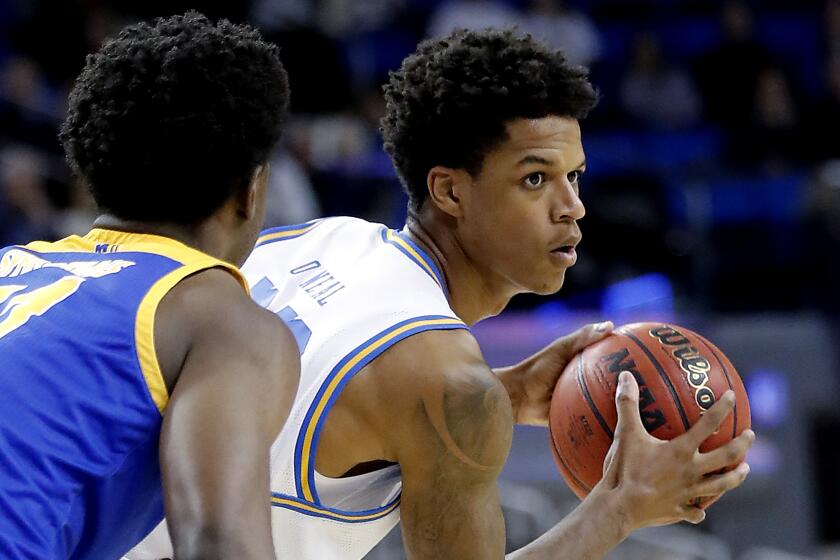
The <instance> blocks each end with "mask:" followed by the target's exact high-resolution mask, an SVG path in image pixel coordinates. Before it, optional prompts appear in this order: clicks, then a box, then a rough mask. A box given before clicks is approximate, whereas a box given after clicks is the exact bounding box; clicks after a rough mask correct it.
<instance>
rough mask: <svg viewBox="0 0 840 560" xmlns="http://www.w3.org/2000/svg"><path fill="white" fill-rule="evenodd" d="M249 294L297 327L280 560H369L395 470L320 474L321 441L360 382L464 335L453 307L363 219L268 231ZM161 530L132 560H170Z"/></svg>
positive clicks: (405, 249)
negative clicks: (383, 364) (419, 344)
mask: <svg viewBox="0 0 840 560" xmlns="http://www.w3.org/2000/svg"><path fill="white" fill-rule="evenodd" d="M242 272H243V273H244V274H245V277H246V278H247V279H248V283H249V284H250V286H251V295H252V297H253V298H254V300H255V301H256V302H257V303H259V304H260V305H262V306H263V307H265V308H267V309H269V310H271V311H273V312H275V313H276V314H277V315H278V316H279V317H280V318H281V319H283V321H284V322H285V323H286V324H287V325H288V326H289V328H290V329H291V331H292V333H293V334H294V335H295V339H296V340H297V342H298V347H299V348H300V350H301V376H300V386H299V388H298V392H297V395H296V396H295V401H294V405H293V407H292V410H291V413H290V415H289V418H288V420H287V421H286V425H285V426H284V428H283V430H282V431H281V432H280V435H279V436H278V438H277V439H276V440H275V442H274V444H273V446H272V448H271V490H272V497H271V500H272V505H273V506H274V507H272V531H273V537H274V548H275V550H276V552H277V557H278V558H283V559H288V558H294V559H295V560H306V559H313V560H330V559H334V558H335V559H357V558H362V557H363V556H364V555H365V554H367V552H368V551H370V549H372V548H373V547H374V546H375V545H376V543H378V542H379V541H380V540H382V539H383V538H384V537H385V535H387V534H388V532H389V531H390V530H391V529H392V528H393V527H394V526H395V525H396V524H397V522H398V521H399V503H400V489H401V478H400V470H399V467H398V466H392V467H388V468H385V469H382V470H378V471H374V472H371V473H367V474H364V475H360V476H354V477H349V478H342V479H334V478H328V477H325V476H322V475H320V474H319V473H318V472H316V471H315V456H316V449H317V446H318V438H319V435H320V432H321V429H322V427H323V424H324V421H325V419H326V418H327V415H328V413H329V410H330V408H331V407H332V405H333V404H334V403H335V401H336V399H337V398H338V396H339V394H340V393H341V390H342V389H343V387H344V386H345V385H346V384H347V383H348V382H349V381H350V379H352V377H353V376H354V375H355V374H356V373H358V372H359V371H360V370H361V369H362V368H364V367H365V366H366V365H367V364H368V363H370V362H371V361H372V360H374V359H376V357H377V356H379V355H380V354H381V353H382V352H384V351H385V350H386V349H387V348H389V347H391V346H393V345H394V344H396V343H397V342H399V341H400V340H402V339H404V338H406V337H409V336H411V335H413V334H417V333H419V332H423V331H427V330H433V329H463V328H467V327H466V326H465V325H464V323H463V322H461V321H460V320H459V319H458V318H457V317H456V315H455V313H454V312H453V311H452V309H451V308H450V306H449V303H448V302H447V298H446V293H445V285H444V280H443V276H442V275H441V273H440V270H438V268H437V266H436V265H435V263H434V261H432V259H430V258H429V256H428V255H426V254H425V253H424V252H423V251H422V250H421V249H420V247H418V246H417V245H416V244H414V243H413V242H412V241H410V240H409V239H408V238H407V237H406V236H404V235H403V234H402V233H400V232H397V231H394V230H389V229H388V228H386V227H385V226H383V225H380V224H373V223H370V222H366V221H364V220H359V219H355V218H328V219H324V220H318V221H315V222H310V223H308V224H303V225H300V226H285V227H279V228H272V229H269V230H266V231H264V232H263V233H262V235H261V236H260V238H259V240H258V242H257V246H256V248H255V249H254V252H253V253H252V254H251V256H250V257H249V259H248V262H246V263H245V265H244V266H243V267H242ZM168 555H171V545H170V544H169V538H168V535H167V534H166V532H165V527H163V526H162V527H159V528H158V529H156V530H155V532H154V533H152V535H150V536H149V537H148V538H147V539H146V540H144V541H143V543H141V544H140V545H138V547H137V548H136V549H134V550H133V551H132V552H131V553H130V554H129V555H128V557H129V558H131V559H132V560H146V559H150V558H155V559H157V558H165V557H171V556H168Z"/></svg>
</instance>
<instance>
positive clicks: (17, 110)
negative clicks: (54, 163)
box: [0, 57, 61, 152]
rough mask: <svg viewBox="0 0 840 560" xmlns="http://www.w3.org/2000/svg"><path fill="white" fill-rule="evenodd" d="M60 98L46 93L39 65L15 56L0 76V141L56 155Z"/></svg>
mask: <svg viewBox="0 0 840 560" xmlns="http://www.w3.org/2000/svg"><path fill="white" fill-rule="evenodd" d="M60 111H61V98H60V97H59V96H57V95H56V94H55V93H53V92H52V91H50V90H49V88H47V86H46V80H45V79H44V76H43V74H42V72H41V69H40V68H39V67H38V65H37V64H36V63H35V62H34V61H33V60H32V59H29V58H25V57H14V58H11V59H9V61H8V62H7V63H6V65H5V66H4V68H3V70H2V73H1V74H0V142H2V141H6V142H23V143H27V144H31V145H34V146H38V147H40V148H42V149H45V150H50V151H54V152H58V151H59V149H60V147H59V145H58V139H57V134H58V123H59V118H60Z"/></svg>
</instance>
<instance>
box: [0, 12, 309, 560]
mask: <svg viewBox="0 0 840 560" xmlns="http://www.w3.org/2000/svg"><path fill="white" fill-rule="evenodd" d="M287 100H288V85H287V78H286V73H285V70H284V69H283V66H282V65H281V62H280V59H279V56H278V49H277V48H276V47H275V46H273V45H270V44H267V43H266V42H264V41H263V40H262V39H261V38H260V36H259V34H258V33H257V32H256V31H255V30H253V29H251V28H248V27H244V26H237V25H233V24H231V23H229V22H227V21H224V20H223V21H221V22H219V23H218V24H217V25H214V24H212V23H211V22H210V21H208V20H207V19H206V18H204V17H203V16H200V15H199V14H197V13H194V12H192V13H188V14H186V15H184V16H175V17H170V18H166V19H160V20H157V21H156V22H155V23H154V24H152V25H147V24H138V25H133V26H130V27H128V28H126V29H124V30H123V31H122V32H121V33H120V34H119V36H118V37H117V38H116V39H113V40H110V41H108V42H106V43H105V45H104V46H103V47H102V49H101V50H100V51H99V52H97V53H96V54H94V55H91V56H89V57H88V60H87V64H86V66H85V68H84V70H83V71H82V73H81V75H80V76H79V78H78V80H77V81H76V83H75V86H74V88H73V91H72V93H71V95H70V102H69V112H68V116H67V120H66V122H65V123H64V126H63V128H62V132H61V138H62V141H63V143H64V147H65V151H66V155H67V159H68V161H69V162H70V164H71V165H72V167H73V168H74V170H75V171H76V172H78V174H79V176H80V178H81V179H82V180H84V182H85V183H86V184H87V185H88V186H89V188H90V190H91V191H92V193H93V195H94V197H95V199H96V202H97V203H98V206H99V208H100V211H101V215H100V216H99V218H98V219H97V220H96V223H95V224H94V229H92V230H91V231H90V232H89V233H88V234H87V235H85V236H83V237H78V236H72V237H68V238H66V239H63V240H61V241H58V242H54V243H47V242H40V241H36V242H32V243H29V244H28V245H23V246H13V247H6V248H4V249H2V250H0V450H2V451H0V457H2V461H0V463H2V468H0V558H8V559H12V558H14V559H39V560H45V559H68V558H72V559H83V558H84V559H96V560H108V559H114V558H119V557H121V556H122V555H123V554H124V553H125V552H126V551H128V550H129V549H130V548H131V547H132V546H134V545H135V544H136V543H137V542H138V541H139V540H140V539H141V538H142V537H143V536H144V535H145V534H146V533H148V532H149V531H150V530H151V529H152V528H153V527H154V526H155V525H156V524H157V523H159V522H160V520H161V519H162V518H163V513H164V509H165V510H166V513H167V516H168V518H169V520H170V524H171V528H172V537H173V542H174V545H175V551H176V553H177V557H178V558H179V559H189V558H202V559H211V558H267V557H271V556H272V555H273V549H272V542H271V537H270V525H269V510H270V502H269V494H268V473H269V471H268V465H269V459H268V451H269V446H270V443H271V442H272V441H273V439H274V438H275V437H276V435H277V433H278V431H279V430H280V428H281V426H282V424H283V421H284V420H285V418H286V416H287V413H288V411H289V407H290V405H291V402H292V399H293V396H294V392H295V389H296V383H297V379H298V371H299V362H298V351H297V347H296V346H295V342H294V339H293V338H292V336H291V335H290V333H289V331H288V330H287V329H286V328H285V327H284V326H283V324H282V322H281V321H279V320H278V319H277V318H276V317H274V316H273V315H272V314H271V313H269V312H267V311H265V310H263V309H262V308H260V307H259V306H257V305H256V304H254V303H253V301H252V300H251V299H250V298H249V296H248V292H247V286H246V285H245V282H244V279H243V277H242V275H241V273H240V272H239V270H238V269H237V267H236V265H238V264H241V263H242V262H243V261H244V259H245V257H246V256H247V255H248V253H249V252H250V251H251V249H252V248H253V245H254V241H255V239H256V235H257V232H258V230H259V227H260V224H261V220H262V216H263V207H264V199H265V194H266V179H267V176H268V172H269V170H268V166H267V164H266V160H267V158H268V154H269V151H270V150H271V149H272V146H273V145H274V144H275V142H276V141H277V139H278V137H279V135H280V131H281V126H282V122H283V118H284V115H285V112H286V107H287Z"/></svg>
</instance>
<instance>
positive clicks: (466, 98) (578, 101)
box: [381, 29, 598, 210]
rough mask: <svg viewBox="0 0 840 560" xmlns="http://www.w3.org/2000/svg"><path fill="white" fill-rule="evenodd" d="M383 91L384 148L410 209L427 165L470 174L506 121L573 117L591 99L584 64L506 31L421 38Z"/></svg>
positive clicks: (422, 196)
mask: <svg viewBox="0 0 840 560" xmlns="http://www.w3.org/2000/svg"><path fill="white" fill-rule="evenodd" d="M383 89H384V91H385V101H386V110H385V116H384V117H383V119H382V128H381V131H382V135H383V138H384V141H385V151H387V152H388V154H389V155H390V156H391V160H392V161H393V162H394V166H395V167H396V168H397V172H398V174H399V176H400V180H401V181H402V184H403V186H404V187H405V189H406V191H407V192H408V196H409V206H410V208H411V209H413V210H419V209H420V207H421V206H422V204H423V202H424V201H425V200H426V198H427V196H428V190H427V186H426V176H427V175H428V173H429V170H430V169H431V168H432V167H434V166H436V165H444V166H447V167H452V168H458V169H465V170H467V171H468V172H469V173H470V174H473V175H475V174H476V173H478V172H479V171H480V170H481V166H482V163H483V160H484V155H485V154H486V153H487V151H489V150H490V149H492V148H493V147H495V146H496V145H498V144H499V143H500V142H502V141H503V140H504V139H505V137H506V129H505V125H506V124H507V123H508V122H509V121H511V120H514V119H517V118H541V117H545V116H549V115H555V116H560V117H572V118H575V119H578V120H580V119H583V118H584V117H585V116H586V115H587V113H588V112H589V111H590V110H591V109H592V108H593V107H594V106H595V104H596V103H597V100H598V95H597V93H596V91H595V90H594V88H593V87H592V85H591V84H590V83H589V81H588V77H587V71H586V70H585V69H584V68H581V67H575V66H570V65H569V64H568V63H567V62H566V59H565V57H564V56H563V54H562V53H561V52H553V51H551V50H549V49H548V48H547V47H546V46H545V45H543V44H541V43H538V42H537V41H535V40H534V39H532V38H531V37H530V36H529V35H517V34H516V33H515V32H514V31H513V30H489V29H488V30H485V31H478V32H476V31H466V30H457V31H454V32H453V33H452V34H450V35H449V36H448V37H445V38H441V39H430V40H426V41H423V42H422V43H420V45H418V47H417V51H416V52H415V53H414V54H412V55H411V56H409V57H408V58H406V59H405V60H404V61H403V63H402V66H401V67H400V69H399V70H398V71H396V72H392V73H391V74H390V80H389V82H388V83H387V84H386V85H385V86H384V88H383Z"/></svg>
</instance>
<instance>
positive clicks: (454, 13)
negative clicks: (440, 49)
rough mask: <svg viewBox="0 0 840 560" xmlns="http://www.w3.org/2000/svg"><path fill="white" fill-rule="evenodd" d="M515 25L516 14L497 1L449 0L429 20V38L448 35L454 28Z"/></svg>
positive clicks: (478, 28) (477, 28)
mask: <svg viewBox="0 0 840 560" xmlns="http://www.w3.org/2000/svg"><path fill="white" fill-rule="evenodd" d="M516 23H517V13H516V12H515V11H513V10H512V9H511V8H510V7H509V6H508V5H507V4H505V3H503V2H501V1H498V0H449V1H446V2H442V3H441V4H440V5H439V6H438V7H437V9H436V10H435V11H434V13H432V15H431V17H430V18H429V27H428V31H427V34H428V36H429V37H442V36H444V35H448V34H449V33H450V32H451V31H452V30H454V29H456V28H464V29H475V30H480V29H486V28H488V27H494V28H500V27H509V26H511V25H514V24H516Z"/></svg>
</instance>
